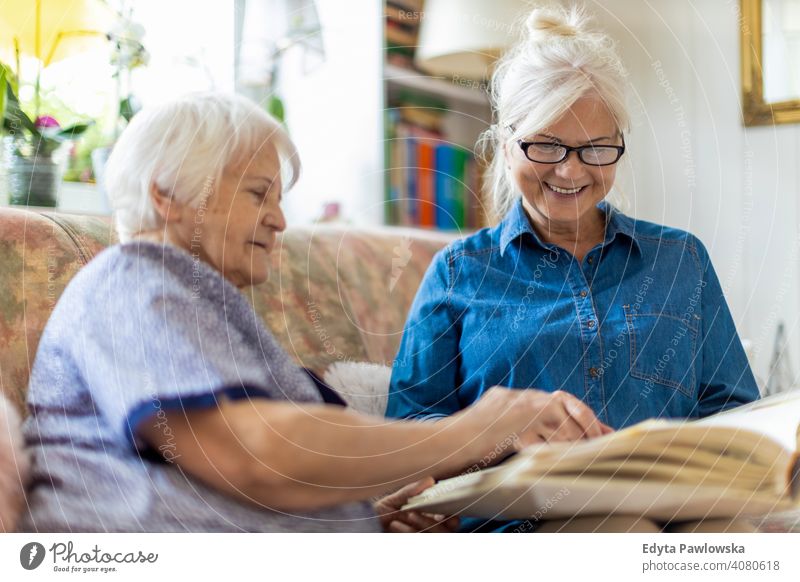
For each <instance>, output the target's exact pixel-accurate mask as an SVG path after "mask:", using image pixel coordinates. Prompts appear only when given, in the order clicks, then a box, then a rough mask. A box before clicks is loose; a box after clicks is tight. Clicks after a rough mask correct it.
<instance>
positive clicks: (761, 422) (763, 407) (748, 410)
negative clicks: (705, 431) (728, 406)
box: [692, 390, 800, 451]
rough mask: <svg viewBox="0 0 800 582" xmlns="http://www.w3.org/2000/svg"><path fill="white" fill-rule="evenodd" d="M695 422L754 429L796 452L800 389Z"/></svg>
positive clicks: (799, 417)
mask: <svg viewBox="0 0 800 582" xmlns="http://www.w3.org/2000/svg"><path fill="white" fill-rule="evenodd" d="M692 424H695V425H700V426H725V427H733V428H744V429H748V430H752V431H755V432H759V433H761V434H764V435H766V436H768V437H770V438H772V439H773V440H775V441H777V442H778V443H779V444H780V445H781V446H783V447H784V448H786V450H788V451H797V450H798V429H800V390H794V391H791V392H785V393H783V394H775V395H774V396H770V397H768V398H762V399H761V400H756V401H755V402H751V403H750V404H746V405H744V406H739V407H738V408H734V409H733V410H729V411H727V412H721V413H720V414H715V415H714V416H709V417H707V418H702V419H700V420H695V421H692Z"/></svg>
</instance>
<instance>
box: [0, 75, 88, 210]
mask: <svg viewBox="0 0 800 582" xmlns="http://www.w3.org/2000/svg"><path fill="white" fill-rule="evenodd" d="M0 74H2V75H3V76H4V77H5V78H6V79H5V82H2V83H0V86H1V85H5V112H4V115H3V117H2V128H3V132H4V133H5V137H4V138H3V145H4V154H5V173H6V179H7V187H8V195H9V202H10V203H11V204H22V205H28V206H49V207H54V206H56V203H57V201H58V200H57V194H58V188H59V184H60V183H61V176H62V174H63V163H62V160H61V159H59V155H58V153H59V150H60V147H61V145H62V144H64V143H65V142H67V141H69V140H72V139H75V138H76V137H78V136H79V135H81V134H82V133H83V132H84V131H86V129H87V128H88V127H89V124H88V123H78V124H75V125H71V126H69V127H66V128H62V127H61V126H60V125H59V123H58V122H57V121H56V120H55V119H53V118H52V117H50V116H47V115H40V116H39V117H37V118H36V119H35V120H34V119H31V118H30V117H28V115H27V114H26V113H25V112H24V111H23V110H22V107H21V106H20V103H19V99H18V98H17V95H16V93H15V92H14V87H13V85H14V83H12V82H8V76H9V75H8V69H7V68H5V67H4V68H3V73H0Z"/></svg>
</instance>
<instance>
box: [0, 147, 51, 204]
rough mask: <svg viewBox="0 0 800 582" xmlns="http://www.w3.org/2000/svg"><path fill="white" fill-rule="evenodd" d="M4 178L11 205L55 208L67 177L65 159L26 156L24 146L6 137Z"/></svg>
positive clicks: (32, 154) (33, 155) (35, 155)
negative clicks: (62, 182) (62, 180)
mask: <svg viewBox="0 0 800 582" xmlns="http://www.w3.org/2000/svg"><path fill="white" fill-rule="evenodd" d="M4 145H5V156H4V165H5V172H4V173H5V178H6V186H7V190H8V202H9V204H17V205H23V206H48V207H55V206H56V204H57V203H58V190H59V187H60V186H61V178H62V176H63V174H64V164H63V160H62V158H63V156H61V155H59V152H58V151H57V152H54V153H53V154H52V155H41V154H36V153H29V154H27V155H26V154H25V153H23V152H25V143H24V141H23V140H20V139H19V138H16V137H6V138H5V139H4Z"/></svg>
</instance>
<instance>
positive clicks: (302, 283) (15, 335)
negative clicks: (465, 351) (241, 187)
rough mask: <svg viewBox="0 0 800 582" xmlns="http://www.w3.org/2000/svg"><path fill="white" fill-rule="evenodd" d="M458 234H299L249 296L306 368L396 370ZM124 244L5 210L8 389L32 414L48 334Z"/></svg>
mask: <svg viewBox="0 0 800 582" xmlns="http://www.w3.org/2000/svg"><path fill="white" fill-rule="evenodd" d="M451 238H452V237H451V236H448V235H445V234H441V233H434V232H431V233H428V232H425V231H419V230H409V229H400V228H377V229H373V230H369V229H356V228H348V227H343V226H322V225H320V226H314V227H308V228H291V229H288V230H287V231H286V232H285V233H283V235H282V237H281V238H280V243H279V245H278V247H277V250H276V252H273V253H272V256H271V260H272V261H273V269H271V272H270V279H269V281H267V282H266V283H264V284H262V285H259V286H257V287H253V288H251V289H249V290H248V291H247V294H248V298H249V299H250V301H251V302H252V303H253V305H254V306H255V308H256V310H257V311H258V313H259V314H260V315H261V316H262V317H263V318H264V320H265V321H266V323H267V325H268V327H269V328H270V329H271V330H272V332H273V333H274V334H275V336H276V337H277V338H278V340H279V342H280V343H281V344H282V345H283V347H284V348H285V349H286V351H287V352H288V353H289V354H291V355H292V357H293V358H294V359H295V360H296V361H297V363H298V364H300V365H302V366H304V367H306V368H310V369H312V370H314V371H315V372H317V373H319V374H320V375H321V374H322V373H323V372H324V371H325V369H326V368H327V367H328V366H329V365H330V364H332V363H334V362H339V361H353V362H373V363H378V364H382V365H387V366H391V363H392V360H393V358H394V356H395V353H396V352H397V348H398V346H399V344H400V336H401V334H402V330H403V324H404V323H405V317H406V314H407V312H408V308H409V306H410V304H411V301H412V299H413V298H414V294H415V293H416V290H417V287H418V285H419V282H420V280H421V278H422V275H423V274H424V272H425V269H426V268H427V267H428V264H429V263H430V261H431V259H432V258H433V255H434V254H435V253H436V251H437V250H439V249H440V248H441V247H443V246H444V245H445V244H446V243H447V242H448V241H449V240H451ZM114 242H115V235H114V230H113V227H112V225H111V222H110V221H109V220H107V219H102V218H98V217H86V216H77V215H67V214H58V213H51V212H35V211H31V210H18V209H11V208H0V390H2V392H3V393H5V394H6V396H8V397H9V398H10V399H11V401H12V402H13V403H14V404H15V405H16V406H17V408H18V409H19V410H20V412H22V413H23V414H24V402H25V390H26V387H27V383H28V376H29V374H30V369H31V365H32V363H33V359H34V356H35V355H36V347H37V345H38V343H39V337H40V335H41V333H42V331H43V329H44V326H45V324H46V322H47V319H48V317H49V316H50V313H51V312H52V310H53V307H54V306H55V304H56V302H57V301H58V298H59V297H60V295H61V292H62V291H63V290H64V288H65V287H66V285H67V283H68V282H69V280H70V279H71V278H72V277H73V276H74V275H75V273H77V272H78V270H79V269H80V268H81V267H83V266H84V265H85V264H86V263H88V262H89V261H90V260H91V259H92V258H93V257H94V256H96V255H97V254H98V253H99V252H101V251H102V250H103V249H104V248H105V247H106V246H108V245H109V244H112V243H114Z"/></svg>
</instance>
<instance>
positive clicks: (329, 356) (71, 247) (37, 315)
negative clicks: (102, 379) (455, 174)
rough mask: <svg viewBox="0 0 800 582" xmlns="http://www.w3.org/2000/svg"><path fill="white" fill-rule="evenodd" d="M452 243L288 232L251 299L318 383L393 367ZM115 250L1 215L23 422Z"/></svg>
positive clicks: (84, 221)
mask: <svg viewBox="0 0 800 582" xmlns="http://www.w3.org/2000/svg"><path fill="white" fill-rule="evenodd" d="M452 238H453V235H450V234H444V233H439V232H428V231H422V230H416V229H403V228H389V227H380V228H374V229H365V228H353V227H347V226H331V225H317V226H309V227H302V228H290V229H288V230H287V231H286V232H284V233H283V235H282V236H281V237H280V239H279V244H278V245H277V247H276V251H275V252H273V253H272V255H271V257H270V260H271V261H272V268H271V270H270V277H269V280H268V281H267V282H265V283H263V284H261V285H259V286H257V287H253V288H250V289H248V290H247V295H248V298H249V300H250V301H251V302H252V304H253V306H254V307H255V309H256V311H257V312H258V313H259V314H260V315H261V317H263V319H264V321H265V322H266V324H267V326H268V327H269V328H270V329H271V331H272V332H273V333H274V335H275V337H276V338H277V339H278V341H279V342H280V343H281V344H282V346H283V347H284V348H285V349H286V351H287V352H288V353H289V354H290V355H291V357H292V358H294V360H295V361H296V362H297V363H298V364H299V365H301V366H303V367H306V368H309V369H311V370H312V371H314V372H316V373H317V374H318V375H320V376H322V375H323V374H324V373H325V371H326V370H328V369H329V368H330V367H331V365H332V364H335V363H337V362H372V363H374V364H377V365H380V366H382V367H385V366H389V367H390V366H391V365H392V361H393V358H394V356H395V354H396V352H397V348H398V346H399V343H400V338H401V334H402V331H403V324H404V322H405V317H406V314H407V312H408V308H409V306H410V304H411V301H412V300H413V298H414V294H415V293H416V290H417V287H418V286H419V283H420V281H421V279H422V276H423V274H424V272H425V270H426V268H427V266H428V264H429V263H430V261H431V259H432V258H433V255H434V254H435V253H436V252H437V251H438V250H439V249H441V248H442V247H443V246H444V245H446V244H447V243H448V242H449V241H450V240H452ZM114 242H115V234H114V229H113V226H112V223H111V222H110V221H109V220H108V219H103V218H98V217H87V216H77V215H67V214H59V213H55V212H38V211H33V210H23V209H12V208H0V392H2V393H3V394H5V396H7V397H8V398H9V399H10V401H11V402H12V403H13V405H14V406H15V407H16V408H17V410H18V411H19V413H20V414H21V415H23V416H24V415H25V392H26V387H27V383H28V377H29V374H30V370H31V365H32V363H33V359H34V356H35V355H36V348H37V345H38V342H39V337H40V335H41V333H42V331H43V329H44V326H45V324H46V322H47V319H48V317H49V315H50V313H51V312H52V310H53V307H54V306H55V304H56V302H57V301H58V298H59V296H60V295H61V293H62V291H63V290H64V288H65V287H66V285H67V284H68V283H69V280H70V279H71V278H72V277H73V276H74V275H75V274H76V273H77V272H78V270H80V269H81V268H82V267H83V266H84V265H86V264H87V263H88V262H89V261H91V260H92V258H93V257H95V256H96V255H97V254H98V253H100V252H101V251H102V250H103V249H104V248H105V247H106V246H108V245H110V244H113V243H114ZM381 369H383V370H384V371H385V368H381ZM378 410H380V407H379V408H378ZM759 527H760V528H761V529H762V530H767V531H791V530H792V529H794V530H796V531H800V517H798V515H797V514H794V513H792V514H786V515H776V516H771V517H770V518H769V519H767V520H763V521H760V523H759Z"/></svg>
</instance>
